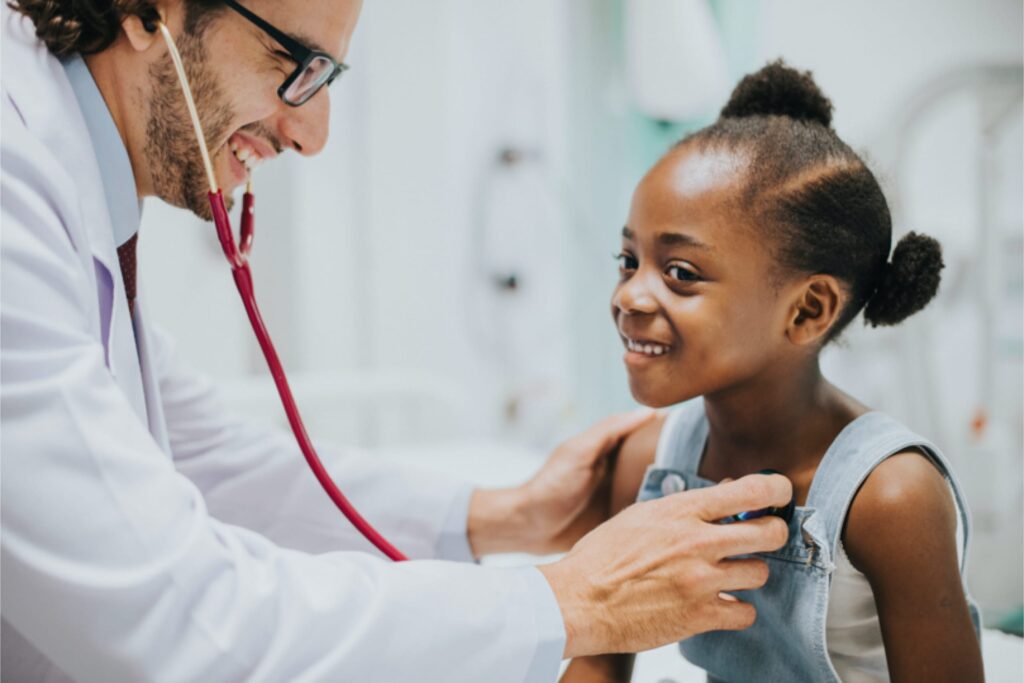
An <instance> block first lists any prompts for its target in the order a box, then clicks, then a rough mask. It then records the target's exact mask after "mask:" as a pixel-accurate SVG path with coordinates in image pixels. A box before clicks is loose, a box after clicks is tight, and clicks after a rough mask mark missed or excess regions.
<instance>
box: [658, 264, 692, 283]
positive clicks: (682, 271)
mask: <svg viewBox="0 0 1024 683" xmlns="http://www.w3.org/2000/svg"><path fill="white" fill-rule="evenodd" d="M665 273H666V274H667V275H668V276H669V277H670V278H672V279H673V280H680V281H682V282H696V281H697V280H699V279H700V275H698V274H697V273H696V272H694V271H693V270H690V269H689V268H687V267H686V266H681V265H678V264H676V265H672V266H669V267H668V270H666V271H665Z"/></svg>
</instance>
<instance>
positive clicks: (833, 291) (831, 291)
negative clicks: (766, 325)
mask: <svg viewBox="0 0 1024 683" xmlns="http://www.w3.org/2000/svg"><path fill="white" fill-rule="evenodd" d="M845 299H846V297H845V295H844V293H843V288H842V287H840V286H839V281H838V280H836V279H835V278H834V277H832V276H831V275H814V276H812V277H810V278H808V279H807V281H806V282H805V283H804V284H803V286H802V287H801V288H800V290H799V291H798V293H797V299H796V301H795V302H794V303H793V308H792V311H791V312H790V317H789V323H788V324H787V325H786V336H787V337H788V338H789V340H790V341H791V342H793V343H794V344H797V345H799V346H804V345H807V344H814V343H816V342H820V341H821V340H823V339H824V338H825V336H826V335H827V334H828V331H829V330H830V329H832V325H833V324H835V322H836V318H838V317H839V312H840V311H842V309H843V304H844V303H845Z"/></svg>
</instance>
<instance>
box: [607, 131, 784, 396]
mask: <svg viewBox="0 0 1024 683" xmlns="http://www.w3.org/2000/svg"><path fill="white" fill-rule="evenodd" d="M745 172H746V171H745V170H744V162H743V159H742V157H740V156H737V155H736V154H735V153H730V152H715V151H707V152H702V151H699V150H690V149H687V148H686V147H685V146H684V147H682V148H679V149H676V150H674V151H672V152H670V153H669V154H668V155H667V156H666V157H664V158H663V159H662V160H661V161H660V162H658V164H657V165H656V166H655V167H654V168H653V169H651V171H650V172H649V173H648V174H647V176H646V177H645V178H644V179H643V180H642V181H641V183H640V185H639V186H638V187H637V189H636V192H635V193H634V195H633V202H632V205H631V207H630V211H629V220H628V222H627V224H626V226H625V227H624V228H623V230H622V253H621V255H620V257H619V284H618V285H617V286H616V288H615V291H614V294H613V296H612V316H613V317H614V319H615V323H616V326H617V327H618V331H619V335H620V337H621V338H622V342H623V345H624V346H625V347H626V354H625V356H624V361H625V364H626V369H627V371H628V374H629V386H630V390H631V391H632V393H633V397H634V398H635V399H636V400H637V401H639V402H640V403H643V404H645V405H649V406H655V407H661V406H667V405H671V404H673V403H678V402H680V401H684V400H687V399H690V398H693V397H696V396H701V395H708V394H715V393H717V392H723V391H728V390H729V389H732V388H735V387H737V386H739V385H742V384H745V383H747V382H749V381H751V380H754V381H756V380H757V378H758V377H759V376H764V375H765V374H766V373H768V372H770V370H771V369H772V368H773V367H777V366H778V364H779V363H782V362H783V361H784V359H785V358H786V357H787V355H788V354H789V353H791V352H792V346H791V345H789V344H788V343H787V340H786V326H787V309H788V308H789V306H787V305H786V303H785V302H784V300H783V297H782V296H781V295H780V292H779V289H780V287H779V284H778V280H777V278H778V272H777V269H776V268H775V267H774V265H773V260H772V255H771V247H772V245H771V244H769V243H768V242H767V241H766V240H767V239H768V237H767V232H766V231H764V230H760V229H759V226H757V225H754V224H752V223H751V222H750V220H749V219H747V218H746V217H745V216H744V215H743V214H742V213H741V212H740V211H739V209H738V208H737V206H738V205H739V201H738V200H739V197H740V192H741V190H742V186H743V182H742V181H743V173H745Z"/></svg>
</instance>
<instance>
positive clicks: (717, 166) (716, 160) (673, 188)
mask: <svg viewBox="0 0 1024 683" xmlns="http://www.w3.org/2000/svg"><path fill="white" fill-rule="evenodd" d="M745 161H746V160H745V159H744V158H743V156H742V155H740V154H737V153H736V152H732V151H729V150H706V151H705V150H699V149H688V148H686V147H685V146H684V147H682V148H678V149H675V150H672V151H671V152H669V153H668V154H666V155H665V156H664V157H663V158H662V159H661V160H660V161H659V162H658V163H657V164H655V165H654V167H653V168H652V169H651V170H650V171H649V172H648V173H647V175H646V176H645V177H644V179H643V180H642V181H641V182H640V185H639V186H638V187H637V190H636V193H635V194H634V196H633V204H632V206H631V208H630V223H631V224H634V223H635V224H636V225H633V227H635V228H642V227H643V226H644V225H645V224H647V225H658V226H666V225H671V224H676V225H680V226H682V225H685V224H690V225H695V224H703V225H706V226H708V227H710V225H709V224H715V223H720V222H723V221H725V222H733V221H734V220H735V216H734V215H733V214H734V213H735V209H736V207H737V205H738V203H739V197H740V193H741V192H742V191H743V188H744V186H745V174H746V169H747V165H746V163H745Z"/></svg>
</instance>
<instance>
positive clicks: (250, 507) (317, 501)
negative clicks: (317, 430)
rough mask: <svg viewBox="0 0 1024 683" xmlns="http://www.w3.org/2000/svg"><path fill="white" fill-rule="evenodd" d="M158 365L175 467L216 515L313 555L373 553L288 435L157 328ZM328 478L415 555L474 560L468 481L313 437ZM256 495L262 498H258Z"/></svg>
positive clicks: (156, 353) (369, 517)
mask: <svg viewBox="0 0 1024 683" xmlns="http://www.w3.org/2000/svg"><path fill="white" fill-rule="evenodd" d="M155 332H156V333H155V334H154V335H153V336H154V341H155V342H156V343H155V344H154V345H153V346H154V347H155V353H154V355H155V360H154V362H155V365H156V367H157V372H158V376H159V383H160V394H161V402H162V404H163V408H164V415H165V417H166V421H167V429H168V435H169V438H170V442H171V451H172V452H173V454H174V458H175V462H176V464H177V468H178V470H179V471H180V472H182V473H183V474H184V475H186V476H187V477H188V478H189V479H191V480H192V481H193V482H195V484H196V485H197V486H198V487H199V490H200V491H202V493H203V495H204V497H205V498H206V501H207V505H208V506H209V508H210V511H211V513H212V514H214V515H215V516H216V517H217V518H218V519H222V520H225V521H230V522H232V523H234V524H238V525H240V526H244V527H247V528H249V529H253V530H256V531H259V532H260V533H262V534H264V535H266V536H267V537H268V538H271V539H272V540H274V541H275V542H276V543H278V544H280V545H285V546H287V547H290V548H295V549H299V550H305V551H308V552H325V551H329V550H340V549H348V550H351V549H360V550H372V546H371V545H370V544H369V542H367V541H366V540H365V539H364V538H363V537H362V536H361V535H359V533H358V532H357V531H356V530H355V529H354V528H353V527H352V525H351V524H349V523H348V521H347V520H346V519H345V518H344V517H343V516H342V514H341V512H340V511H339V510H338V509H337V508H336V507H335V506H334V504H333V503H332V502H331V501H330V499H329V498H328V497H327V495H326V494H325V493H324V492H323V490H322V489H321V488H320V484H319V483H318V482H317V481H316V479H315V478H314V476H313V474H312V473H311V472H310V470H309V468H308V466H307V465H306V462H305V460H304V459H303V457H302V454H301V452H300V451H299V449H298V446H297V445H296V443H295V439H294V437H293V436H292V434H291V432H288V431H285V430H283V429H281V428H278V427H277V426H274V425H264V424H259V423H258V422H257V421H255V420H253V419H251V418H247V417H242V416H239V415H236V414H233V413H231V411H229V410H228V409H227V408H226V407H225V405H224V402H223V400H222V399H221V397H220V395H219V393H218V392H217V391H216V390H215V388H214V387H213V385H212V384H211V383H210V381H209V380H208V379H206V378H205V377H203V376H202V375H200V374H199V373H197V372H195V371H193V370H191V369H190V368H188V367H187V366H186V365H185V364H184V363H183V362H182V360H181V359H180V357H179V356H178V355H177V354H176V353H175V351H174V345H173V342H172V341H171V340H170V339H169V338H168V337H167V336H166V335H164V334H162V333H160V332H159V331H155ZM316 446H317V450H318V451H319V452H320V456H321V458H323V460H324V462H325V464H326V465H327V466H328V469H329V471H330V473H331V476H332V477H333V478H334V480H335V481H336V482H337V483H338V485H339V487H340V488H341V489H342V491H343V492H344V493H345V495H346V496H347V497H349V498H350V499H351V500H352V502H353V503H354V504H355V506H356V507H357V508H358V509H359V511H360V514H362V515H363V516H364V517H365V518H366V519H367V520H369V521H370V523H371V524H373V525H374V526H375V527H376V528H377V529H378V530H379V531H380V532H381V533H382V534H384V536H385V537H387V538H388V540H389V541H391V543H393V544H394V545H395V546H396V547H397V548H399V549H400V550H401V551H402V552H403V553H405V554H406V555H407V556H409V557H413V558H421V559H425V558H442V559H450V560H460V561H472V559H473V556H472V553H471V552H470V548H469V544H468V541H467V539H466V518H467V514H468V509H469V499H470V495H471V493H472V487H471V486H470V485H468V484H467V483H465V482H461V481H457V480H454V479H451V478H449V477H446V476H443V475H441V474H439V473H436V472H431V471H429V470H426V469H422V470H421V469H417V468H411V467H399V466H397V465H389V464H385V463H382V462H380V461H377V460H375V459H374V458H373V454H372V453H371V452H367V451H360V450H358V449H346V450H342V449H338V448H334V447H331V446H329V445H325V444H323V443H319V442H317V444H316ZM254 501H258V504H254Z"/></svg>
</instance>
